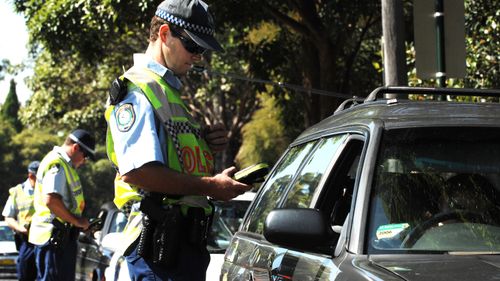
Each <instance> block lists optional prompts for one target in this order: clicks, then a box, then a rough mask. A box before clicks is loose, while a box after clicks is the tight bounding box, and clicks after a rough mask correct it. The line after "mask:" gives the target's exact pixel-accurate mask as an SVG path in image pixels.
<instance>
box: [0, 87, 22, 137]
mask: <svg viewBox="0 0 500 281" xmlns="http://www.w3.org/2000/svg"><path fill="white" fill-rule="evenodd" d="M19 106H20V105H19V100H18V99H17V93H16V82H15V81H14V79H11V80H10V89H9V93H8V94H7V97H6V98H5V102H4V104H3V106H2V110H1V111H0V115H1V116H2V118H3V119H4V120H7V121H8V122H10V123H11V124H12V126H13V127H14V129H15V130H16V131H18V132H19V131H21V129H22V124H21V121H19V118H18V112H19Z"/></svg>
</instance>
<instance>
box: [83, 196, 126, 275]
mask: <svg viewBox="0 0 500 281" xmlns="http://www.w3.org/2000/svg"><path fill="white" fill-rule="evenodd" d="M98 217H99V218H101V219H102V220H103V223H102V228H101V229H100V230H98V231H96V232H95V233H94V234H93V235H91V234H85V233H81V234H80V237H79V239H78V249H77V264H76V278H75V279H76V280H103V278H104V271H105V269H106V268H107V267H108V265H109V262H110V260H111V257H112V255H113V252H114V249H112V248H108V247H105V246H104V245H103V243H102V242H103V241H104V240H105V239H106V236H107V235H113V234H115V232H116V231H120V230H121V229H123V227H124V226H125V223H126V220H123V218H124V214H123V213H122V212H120V211H119V210H118V209H117V208H116V206H115V205H114V203H113V202H107V203H105V204H103V205H102V206H101V210H100V212H99V215H98Z"/></svg>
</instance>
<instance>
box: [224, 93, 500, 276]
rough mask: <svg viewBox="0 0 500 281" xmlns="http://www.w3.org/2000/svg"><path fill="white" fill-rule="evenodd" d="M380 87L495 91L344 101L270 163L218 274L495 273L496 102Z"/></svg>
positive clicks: (499, 208) (499, 129) (499, 261)
mask: <svg viewBox="0 0 500 281" xmlns="http://www.w3.org/2000/svg"><path fill="white" fill-rule="evenodd" d="M383 94H399V95H411V96H412V97H422V96H430V95H432V96H434V97H437V96H441V97H442V98H441V99H443V100H446V99H449V98H450V97H455V96H475V97H485V98H484V100H486V101H487V100H491V99H493V100H495V99H496V100H498V97H500V91H486V90H482V91H481V90H468V89H424V88H379V89H377V90H375V91H374V92H373V93H372V94H370V96H369V97H368V98H367V99H365V100H364V101H363V102H359V100H358V99H354V100H351V101H347V102H346V103H344V104H343V105H341V107H340V108H339V109H338V110H337V111H336V112H335V114H334V115H333V116H331V117H329V118H327V119H325V120H323V121H322V122H320V123H318V124H316V125H314V126H312V127H311V128H309V129H307V130H306V131H305V132H303V133H302V134H301V135H300V136H299V137H298V138H297V139H296V140H295V141H294V142H293V143H292V144H291V145H290V146H289V148H288V149H287V151H286V152H285V153H284V155H283V156H282V157H281V159H280V160H279V161H278V163H277V164H276V165H275V166H274V168H273V169H272V170H271V172H270V174H269V175H268V177H267V180H266V181H265V182H264V184H263V185H262V187H261V189H260V191H259V192H258V194H257V197H256V198H255V200H254V201H253V203H252V205H251V206H250V208H249V210H248V212H247V214H246V216H245V218H244V221H243V223H242V225H241V227H240V229H239V231H238V232H237V233H236V235H235V236H234V237H233V239H232V241H231V244H230V246H229V248H228V250H227V251H226V255H225V260H224V265H223V268H222V272H221V280H300V281H303V280H427V281H428V280H482V281H484V280H498V278H500V104H499V103H493V102H489V103H488V102H480V103H472V102H448V101H416V100H408V99H383V98H381V96H382V95H383ZM486 96H489V97H491V96H496V98H495V97H493V98H486ZM476 99H478V98H476ZM459 100H471V98H470V97H460V98H459Z"/></svg>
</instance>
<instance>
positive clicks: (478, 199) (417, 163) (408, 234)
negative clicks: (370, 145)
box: [366, 127, 500, 254]
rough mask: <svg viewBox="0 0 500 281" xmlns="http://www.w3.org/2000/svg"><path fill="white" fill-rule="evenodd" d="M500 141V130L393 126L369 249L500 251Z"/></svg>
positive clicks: (374, 197) (384, 147)
mask: <svg viewBox="0 0 500 281" xmlns="http://www.w3.org/2000/svg"><path fill="white" fill-rule="evenodd" d="M499 143H500V129H499V128H473V127H461V128H455V127H449V128H409V129H394V130H388V131H386V132H385V133H384V136H383V138H382V143H381V146H380V150H379V153H378V157H377V163H376V169H375V175H374V181H373V187H372V191H371V198H370V200H371V201H370V210H369V227H368V230H369V231H368V236H367V243H366V245H367V250H368V253H369V254H370V253H371V254H375V253H390V252H394V251H398V252H399V251H412V252H414V251H416V252H418V251H423V252H432V251H438V252H484V251H500V149H498V145H499Z"/></svg>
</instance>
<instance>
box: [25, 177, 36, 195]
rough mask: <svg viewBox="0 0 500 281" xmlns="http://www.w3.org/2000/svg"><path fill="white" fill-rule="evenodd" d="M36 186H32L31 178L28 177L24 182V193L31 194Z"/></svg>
mask: <svg viewBox="0 0 500 281" xmlns="http://www.w3.org/2000/svg"><path fill="white" fill-rule="evenodd" d="M33 189H34V187H33V186H31V183H30V180H29V179H26V181H25V182H23V191H24V193H26V194H31V193H32V192H31V191H33Z"/></svg>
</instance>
